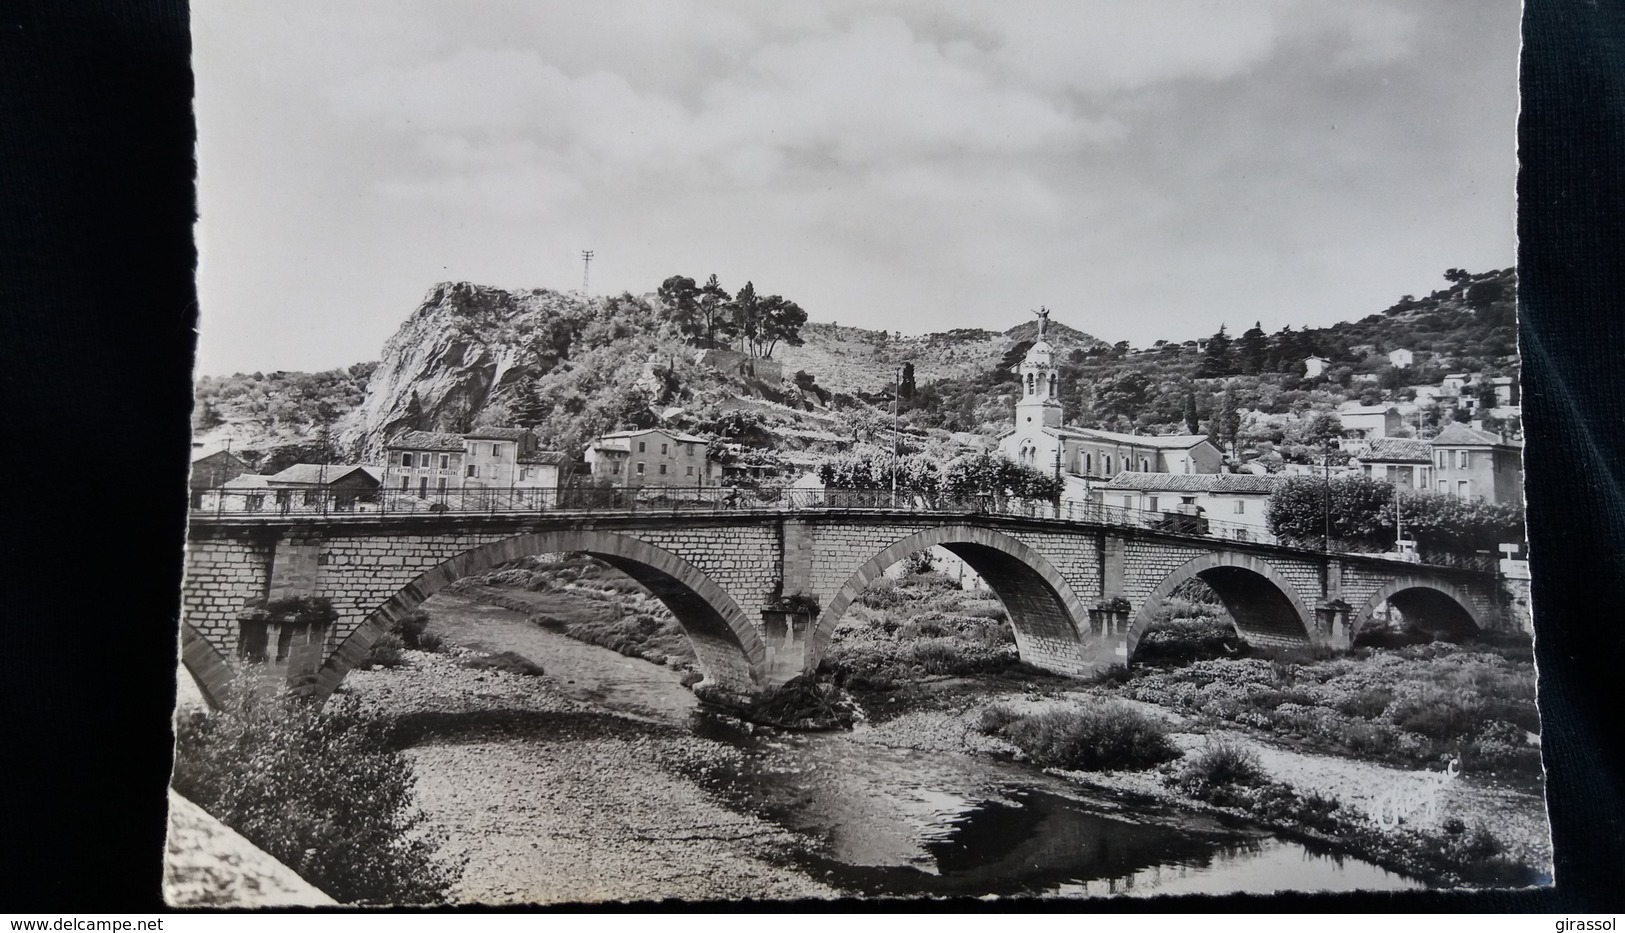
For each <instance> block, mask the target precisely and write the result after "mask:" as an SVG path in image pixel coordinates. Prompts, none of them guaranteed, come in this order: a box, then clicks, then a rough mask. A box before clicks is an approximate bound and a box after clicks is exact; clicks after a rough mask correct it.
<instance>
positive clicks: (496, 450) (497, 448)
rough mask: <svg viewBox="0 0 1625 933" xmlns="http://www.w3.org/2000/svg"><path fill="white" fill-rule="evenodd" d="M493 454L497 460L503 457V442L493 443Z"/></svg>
mask: <svg viewBox="0 0 1625 933" xmlns="http://www.w3.org/2000/svg"><path fill="white" fill-rule="evenodd" d="M491 456H492V457H493V458H494V459H497V460H501V459H502V445H501V444H492V445H491Z"/></svg>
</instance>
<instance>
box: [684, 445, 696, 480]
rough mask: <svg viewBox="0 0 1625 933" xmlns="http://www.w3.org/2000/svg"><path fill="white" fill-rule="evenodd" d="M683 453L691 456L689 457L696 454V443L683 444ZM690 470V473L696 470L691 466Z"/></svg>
mask: <svg viewBox="0 0 1625 933" xmlns="http://www.w3.org/2000/svg"><path fill="white" fill-rule="evenodd" d="M683 453H684V455H686V456H689V457H692V456H694V445H693V444H684V445H683ZM688 472H690V473H692V472H694V468H693V467H689V470H688Z"/></svg>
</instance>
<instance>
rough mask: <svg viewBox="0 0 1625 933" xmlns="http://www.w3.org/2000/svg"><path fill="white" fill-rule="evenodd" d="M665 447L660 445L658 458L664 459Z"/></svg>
mask: <svg viewBox="0 0 1625 933" xmlns="http://www.w3.org/2000/svg"><path fill="white" fill-rule="evenodd" d="M666 446H667V445H665V444H661V445H660V456H662V457H664V456H665V455H666Z"/></svg>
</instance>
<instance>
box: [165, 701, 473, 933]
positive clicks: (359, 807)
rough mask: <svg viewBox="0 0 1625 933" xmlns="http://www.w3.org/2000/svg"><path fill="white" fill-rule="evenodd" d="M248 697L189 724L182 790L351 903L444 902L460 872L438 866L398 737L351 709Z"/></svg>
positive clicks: (180, 771) (182, 726)
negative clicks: (396, 747)
mask: <svg viewBox="0 0 1625 933" xmlns="http://www.w3.org/2000/svg"><path fill="white" fill-rule="evenodd" d="M238 687H239V689H236V690H234V691H233V693H232V699H231V700H230V701H228V703H227V704H226V705H225V706H224V707H223V708H222V709H220V710H217V711H214V712H211V713H196V714H194V715H192V716H191V717H189V718H187V719H183V720H182V721H181V722H179V723H178V724H177V727H176V744H175V774H174V778H173V783H174V786H175V789H176V791H178V792H179V793H180V794H181V795H182V796H184V797H186V798H188V799H189V800H191V801H193V802H194V803H196V804H198V805H199V806H201V807H202V808H203V809H205V810H207V811H208V812H209V813H211V814H213V815H214V816H215V817H216V818H217V819H219V820H220V821H221V822H223V823H225V824H226V825H227V826H230V827H231V828H232V829H234V830H236V831H237V832H239V833H241V834H242V835H243V836H244V837H245V838H247V839H248V840H249V841H250V842H252V843H254V844H255V845H256V846H259V847H260V848H261V849H264V850H265V851H266V852H268V853H270V854H271V855H272V856H274V857H275V858H277V859H278V860H280V861H281V862H283V863H284V864H286V865H287V866H288V867H290V868H292V869H293V870H294V871H296V872H298V873H299V875H300V876H301V877H303V878H304V879H305V880H307V881H309V882H311V883H312V884H314V885H316V886H317V887H319V888H321V889H322V890H323V891H325V892H327V893H328V894H330V895H332V896H333V897H334V898H335V899H337V900H339V901H343V902H346V903H356V904H433V903H442V902H444V901H445V900H446V898H447V896H448V895H449V893H450V890H451V887H452V885H453V884H455V883H456V881H457V879H458V877H459V875H460V868H459V867H455V866H447V865H446V864H444V863H443V862H440V861H437V860H436V859H435V858H434V857H433V856H434V853H435V850H436V848H437V847H438V846H439V843H440V841H441V840H440V838H439V837H438V836H436V835H435V834H433V833H431V832H429V831H428V830H427V829H426V826H425V822H424V819H425V818H424V816H423V815H422V813H421V812H420V811H418V810H417V809H416V807H415V806H414V804H413V802H412V766H411V763H410V762H409V761H408V760H407V759H406V757H405V756H404V755H402V754H401V753H400V752H399V751H397V750H394V748H393V746H392V745H391V744H390V742H389V735H388V727H387V726H386V725H385V724H383V723H381V722H379V721H377V720H370V719H363V718H362V717H360V716H359V715H358V714H356V713H355V712H354V711H353V710H352V709H351V708H350V707H347V706H346V705H345V704H344V701H343V699H342V698H335V699H334V700H333V701H332V702H331V703H330V704H329V708H328V710H327V711H326V712H322V711H320V710H318V709H317V708H316V707H315V706H314V705H312V704H310V703H308V702H304V701H298V700H284V699H280V698H273V697H270V696H266V695H263V694H262V693H261V692H260V691H258V690H256V689H253V688H252V686H250V685H249V684H247V683H239V685H238Z"/></svg>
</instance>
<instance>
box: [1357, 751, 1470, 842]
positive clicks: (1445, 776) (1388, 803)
mask: <svg viewBox="0 0 1625 933" xmlns="http://www.w3.org/2000/svg"><path fill="white" fill-rule="evenodd" d="M1424 773H1426V774H1427V775H1428V777H1429V778H1430V780H1429V781H1428V782H1427V783H1426V784H1423V785H1422V786H1421V787H1415V788H1408V789H1396V790H1391V791H1389V792H1388V793H1386V794H1384V795H1383V796H1381V797H1379V798H1377V806H1376V813H1375V814H1374V818H1375V819H1376V821H1377V825H1378V826H1381V827H1382V828H1384V829H1393V828H1395V827H1397V826H1398V825H1399V824H1401V823H1403V822H1404V821H1405V820H1407V819H1412V818H1420V819H1421V820H1422V821H1431V820H1433V819H1434V818H1436V817H1437V816H1438V815H1439V794H1440V793H1441V792H1442V791H1443V790H1444V789H1445V787H1447V786H1449V784H1450V782H1451V781H1454V780H1455V779H1456V778H1457V777H1459V776H1460V775H1461V761H1460V759H1456V758H1452V759H1451V760H1450V764H1448V765H1446V766H1445V769H1444V770H1443V771H1441V772H1440V773H1438V774H1434V773H1433V772H1431V771H1428V772H1424Z"/></svg>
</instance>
